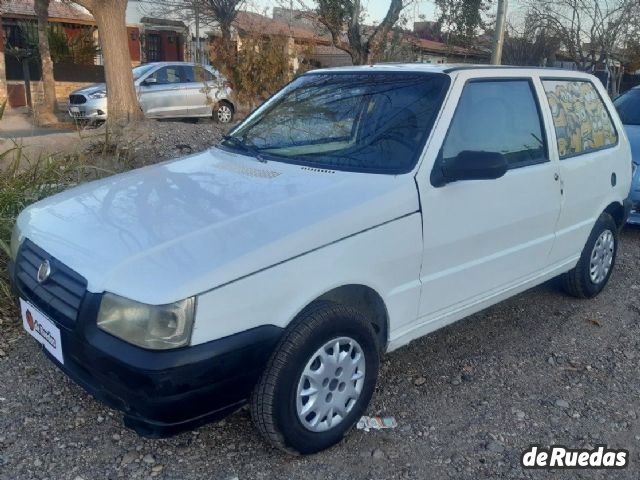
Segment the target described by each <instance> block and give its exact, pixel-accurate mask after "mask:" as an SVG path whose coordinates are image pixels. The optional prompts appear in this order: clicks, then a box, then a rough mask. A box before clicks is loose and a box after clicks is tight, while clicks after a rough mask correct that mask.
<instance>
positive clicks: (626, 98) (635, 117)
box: [613, 89, 640, 125]
mask: <svg viewBox="0 0 640 480" xmlns="http://www.w3.org/2000/svg"><path fill="white" fill-rule="evenodd" d="M613 104H614V105H615V107H616V109H617V110H618V114H619V115H620V120H622V123H623V124H625V125H640V89H634V90H629V91H628V92H627V93H625V94H624V95H621V96H620V97H618V98H616V100H615V102H613Z"/></svg>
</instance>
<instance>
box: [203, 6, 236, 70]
mask: <svg viewBox="0 0 640 480" xmlns="http://www.w3.org/2000/svg"><path fill="white" fill-rule="evenodd" d="M196 1H201V2H202V10H203V11H204V13H205V15H208V16H209V17H211V18H212V19H213V20H214V21H215V22H216V23H217V24H218V27H219V28H220V33H221V36H222V40H221V42H220V48H219V55H220V57H221V59H222V61H223V62H224V64H225V66H228V64H229V62H230V61H232V59H233V56H234V53H235V51H234V47H233V43H232V42H231V25H232V24H233V22H234V20H235V19H236V16H237V15H238V11H239V10H240V8H241V7H242V5H243V4H244V0H196Z"/></svg>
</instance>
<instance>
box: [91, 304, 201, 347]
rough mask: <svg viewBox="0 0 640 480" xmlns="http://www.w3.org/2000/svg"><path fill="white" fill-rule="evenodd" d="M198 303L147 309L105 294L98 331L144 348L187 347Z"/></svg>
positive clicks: (145, 306)
mask: <svg viewBox="0 0 640 480" xmlns="http://www.w3.org/2000/svg"><path fill="white" fill-rule="evenodd" d="M195 303H196V302H195V298H193V297H191V298H187V299H186V300H182V301H180V302H176V303H170V304H169V305H146V304H144V303H138V302H135V301H133V300H129V299H127V298H123V297H119V296H118V295H114V294H111V293H105V294H104V295H103V297H102V302H101V303H100V312H99V313H98V327H99V328H101V329H102V330H104V331H105V332H108V333H110V334H111V335H114V336H116V337H118V338H121V339H122V340H124V341H126V342H129V343H132V344H134V345H138V346H139V347H143V348H150V349H153V350H168V349H170V348H178V347H184V346H185V345H188V344H189V341H190V340H191V329H192V327H193V317H194V313H195Z"/></svg>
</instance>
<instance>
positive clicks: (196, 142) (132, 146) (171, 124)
mask: <svg viewBox="0 0 640 480" xmlns="http://www.w3.org/2000/svg"><path fill="white" fill-rule="evenodd" d="M234 125H235V123H233V124H219V123H216V122H214V121H213V120H208V119H199V120H198V119H193V120H185V121H180V120H147V121H145V122H142V123H140V124H138V125H135V126H133V127H128V128H127V129H126V130H125V131H124V133H123V136H122V138H119V139H118V142H117V143H118V148H119V149H121V150H122V149H126V150H127V151H128V152H127V153H128V154H129V156H130V158H131V159H132V161H133V165H132V166H135V167H139V166H142V165H149V164H153V163H157V162H160V161H162V160H167V159H170V158H174V157H178V156H180V155H188V154H190V153H195V152H200V151H202V150H206V149H207V148H209V147H211V146H213V145H216V144H217V143H219V142H220V140H221V139H222V136H223V135H224V134H225V133H226V132H227V131H229V130H230V129H231V128H232V127H233V126H234ZM104 134H105V128H104V126H102V127H99V128H96V129H93V130H92V129H88V130H85V131H84V135H85V136H86V140H85V141H84V142H83V146H84V147H85V148H87V147H89V145H90V144H91V143H93V142H94V141H95V140H96V139H97V140H98V143H97V145H94V146H93V151H97V152H100V150H101V147H102V145H103V144H104ZM89 148H91V147H89Z"/></svg>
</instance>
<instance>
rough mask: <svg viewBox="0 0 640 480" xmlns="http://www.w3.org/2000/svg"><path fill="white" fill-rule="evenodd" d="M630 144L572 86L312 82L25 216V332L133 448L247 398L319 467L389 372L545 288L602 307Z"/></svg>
mask: <svg viewBox="0 0 640 480" xmlns="http://www.w3.org/2000/svg"><path fill="white" fill-rule="evenodd" d="M624 132H625V130H624V128H623V126H622V124H621V123H620V120H619V118H618V115H617V113H616V111H615V108H614V107H613V105H612V103H611V102H610V100H609V98H608V97H607V93H606V91H605V90H604V89H603V87H602V85H601V84H600V82H599V81H598V80H597V79H596V78H595V77H593V76H591V75H588V74H584V73H579V72H574V71H562V70H546V69H524V68H496V67H473V66H439V67H434V66H428V65H398V64H395V65H379V66H366V67H348V68H341V69H326V70H317V71H313V72H310V73H306V74H304V75H302V76H300V77H299V78H297V79H296V80H294V81H293V82H292V83H290V84H289V85H287V86H286V87H285V88H284V89H282V90H281V91H280V92H279V93H277V94H276V95H275V96H273V97H272V98H271V99H270V100H268V101H267V102H266V103H264V104H263V105H262V106H261V107H260V108H258V109H257V110H256V111H255V112H254V113H253V114H251V115H250V116H249V117H248V118H247V119H246V120H245V121H243V122H242V123H241V124H240V125H238V126H237V127H236V128H235V129H233V130H232V131H231V132H230V134H229V135H227V136H226V137H225V138H224V140H223V141H222V142H221V143H220V144H219V145H218V146H216V147H214V148H212V149H211V150H209V151H206V152H203V153H199V154H196V155H191V156H188V157H184V158H179V159H176V160H171V161H168V162H164V163H160V164H157V165H154V166H149V167H145V168H141V169H139V170H135V171H132V172H129V173H125V174H121V175H116V176H113V177H109V178H105V179H103V180H100V181H96V182H92V183H88V184H84V185H81V186H78V187H76V188H73V189H70V190H67V191H65V192H63V193H60V194H58V195H55V196H53V197H50V198H47V199H45V200H43V201H40V202H38V203H36V204H34V205H32V206H30V207H28V208H27V209H25V210H24V211H23V212H22V213H21V214H20V216H19V218H18V220H17V224H16V226H15V231H14V233H13V239H12V244H11V251H12V262H11V264H10V269H11V276H12V279H13V284H14V286H15V289H16V291H17V294H18V296H19V298H20V306H21V311H22V317H23V324H24V327H25V329H26V330H27V331H28V332H29V333H30V334H31V335H32V336H33V337H34V338H35V339H36V340H37V341H38V342H40V343H41V344H42V346H43V350H44V353H45V354H46V355H47V356H49V357H50V358H51V360H52V361H53V362H54V363H55V364H56V365H57V366H58V367H60V368H61V369H62V370H63V371H64V372H65V373H66V374H67V375H69V376H70V377H71V378H72V379H74V380H75V381H76V382H77V383H78V384H80V385H81V386H82V387H84V388H85V389H86V390H87V391H88V392H90V393H91V394H93V395H94V396H95V397H97V398H98V399H100V400H102V401H104V402H105V403H106V404H108V405H110V406H111V407H113V408H115V409H118V410H120V411H121V412H123V414H124V423H125V425H127V426H128V427H130V428H132V429H134V430H135V431H137V432H139V433H140V434H142V435H148V436H166V435H171V434H174V433H177V432H180V431H183V430H185V429H190V428H194V427H196V426H198V425H201V424H204V423H206V422H209V421H212V420H215V419H219V418H221V417H222V416H224V415H226V414H229V413H230V412H233V411H234V410H236V409H238V408H239V407H240V406H241V405H243V404H244V403H246V402H247V401H248V402H249V403H250V406H251V411H252V416H253V419H254V421H255V424H256V426H257V428H258V430H259V431H260V432H261V433H262V434H263V435H264V437H265V438H266V439H268V441H269V442H271V443H272V444H273V445H275V446H276V447H279V448H281V449H284V450H287V451H291V452H298V453H312V452H316V451H319V450H321V449H324V448H327V447H329V446H331V445H333V444H335V443H336V442H338V441H339V440H340V439H341V438H342V437H343V436H344V435H345V434H346V432H348V431H349V430H350V429H351V428H352V427H353V425H354V424H355V423H356V422H357V420H358V419H359V418H360V417H361V415H362V414H363V413H364V412H365V410H366V408H367V404H368V403H369V400H370V399H371V396H372V393H373V391H374V386H375V384H376V378H377V376H378V366H379V360H380V356H381V355H382V354H384V353H385V352H390V351H392V350H395V349H397V348H399V347H401V346H403V345H405V344H407V343H408V342H410V341H411V340H413V339H416V338H418V337H421V336H423V335H426V334H428V333H430V332H433V331H434V330H436V329H438V328H441V327H443V326H445V325H448V324H450V323H452V322H455V321H457V320H459V319H461V318H463V317H466V316H468V315H470V314H472V313H474V312H477V311H479V310H481V309H483V308H486V307H488V306H490V305H493V304H495V303H497V302H500V301H501V300H504V299H506V298H508V297H511V296H513V295H516V294H518V293H520V292H522V291H524V290H526V289H529V288H531V287H533V286H535V285H538V284H540V283H542V282H544V281H546V280H548V279H551V278H553V277H557V276H559V277H561V279H562V283H563V285H564V288H565V289H566V291H567V292H568V293H569V294H571V295H574V296H577V297H581V298H590V297H594V296H596V295H597V294H598V293H600V291H601V290H602V289H603V288H604V287H605V285H606V284H607V282H608V280H609V277H610V276H611V272H612V269H613V268H614V263H615V259H616V252H617V249H618V232H619V229H620V228H621V227H622V225H624V223H625V220H626V216H627V215H628V211H629V205H628V202H627V201H626V200H625V199H626V198H627V196H628V194H629V187H630V180H631V152H630V147H629V143H628V141H627V138H626V136H625V133H624Z"/></svg>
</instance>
